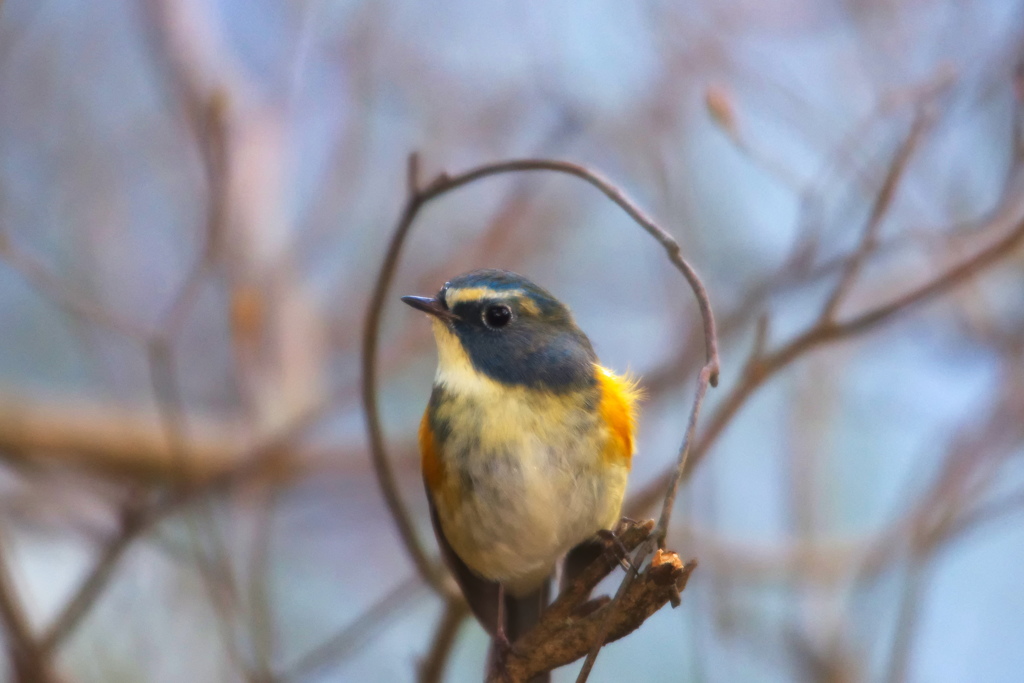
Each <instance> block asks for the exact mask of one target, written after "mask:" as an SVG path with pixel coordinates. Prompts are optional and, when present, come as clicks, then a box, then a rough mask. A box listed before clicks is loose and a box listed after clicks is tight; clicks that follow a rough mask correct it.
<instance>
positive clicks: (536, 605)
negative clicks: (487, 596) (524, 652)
mask: <svg viewBox="0 0 1024 683" xmlns="http://www.w3.org/2000/svg"><path fill="white" fill-rule="evenodd" d="M550 598H551V582H550V581H545V582H544V584H543V585H542V586H541V587H540V588H538V589H537V590H535V591H534V592H532V593H530V594H529V595H525V596H523V597H521V598H517V597H513V596H511V595H508V594H506V595H505V604H504V612H505V635H506V637H508V642H509V643H515V642H516V640H517V639H518V638H519V637H520V636H521V635H523V634H524V633H526V632H527V631H529V630H530V629H531V628H533V627H534V626H535V625H536V624H537V622H538V621H539V620H540V615H541V612H543V611H544V608H545V607H547V605H548V602H549V601H550ZM498 649H499V648H498V646H497V645H496V643H495V641H494V640H491V650H490V653H489V654H488V656H487V667H488V671H490V670H491V668H492V667H493V666H494V663H495V659H496V658H497V657H498V656H499V651H498ZM549 681H551V672H550V671H546V672H544V673H542V674H538V675H536V676H534V677H533V678H531V679H530V683H549Z"/></svg>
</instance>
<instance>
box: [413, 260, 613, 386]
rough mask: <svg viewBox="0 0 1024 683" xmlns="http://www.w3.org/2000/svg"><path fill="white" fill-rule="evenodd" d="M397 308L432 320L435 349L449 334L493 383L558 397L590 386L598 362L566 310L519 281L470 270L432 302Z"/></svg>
mask: <svg viewBox="0 0 1024 683" xmlns="http://www.w3.org/2000/svg"><path fill="white" fill-rule="evenodd" d="M402 301H404V302H405V303H407V304H409V305H410V306H412V307H413V308H417V309H419V310H421V311H424V312H426V313H429V314H430V315H432V316H433V317H434V319H435V321H436V322H435V333H436V336H437V337H438V345H439V347H441V345H442V344H443V343H444V340H445V339H446V338H448V336H449V335H448V334H446V333H450V334H451V335H452V336H453V337H454V338H455V339H457V340H458V342H459V345H460V346H461V349H462V350H464V351H465V355H466V356H467V357H468V358H469V361H470V362H471V363H472V366H473V368H474V369H475V370H476V371H477V372H480V373H482V374H483V375H485V376H487V377H489V378H490V379H493V380H495V381H497V382H500V383H502V384H506V385H512V386H528V387H532V388H537V389H545V390H547V391H552V392H555V393H563V392H567V391H575V390H579V389H583V388H586V387H589V386H592V385H593V384H594V382H595V379H594V363H596V362H597V356H596V355H595V354H594V349H593V347H592V346H591V345H590V340H589V339H587V336H586V335H585V334H583V332H582V331H581V330H580V329H579V328H578V327H577V326H576V323H575V322H574V321H573V319H572V315H571V314H570V313H569V309H568V308H566V306H565V305H564V304H562V303H561V302H560V301H558V299H556V298H555V297H554V296H552V295H551V293H550V292H548V291H547V290H546V289H543V288H542V287H539V286H537V285H536V284H534V283H533V282H531V281H530V280H528V279H526V278H525V277H523V276H522V275H518V274H516V273H512V272H509V271H507V270H491V269H488V270H474V271H472V272H470V273H466V274H464V275H460V276H458V277H456V278H453V279H452V280H450V281H448V282H446V283H445V284H444V286H443V287H442V288H441V290H440V291H439V292H438V293H437V295H436V296H434V297H432V298H430V297H416V296H406V297H402ZM441 355H442V359H441V362H442V363H443V362H445V358H444V355H445V354H444V349H443V348H442V349H441Z"/></svg>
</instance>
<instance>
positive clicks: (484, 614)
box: [427, 487, 498, 636]
mask: <svg viewBox="0 0 1024 683" xmlns="http://www.w3.org/2000/svg"><path fill="white" fill-rule="evenodd" d="M427 502H428V503H429V504H430V523H431V524H432V525H433V526H434V536H436V537H437V545H438V546H440V548H441V559H443V560H444V563H445V566H447V567H448V570H449V571H450V572H451V573H452V576H454V577H455V582H456V583H458V584H459V588H461V589H462V594H463V595H464V596H465V597H466V602H467V603H469V608H470V609H471V610H473V614H474V615H476V618H477V619H478V620H479V621H480V624H481V625H482V626H483V627H484V630H485V631H487V632H488V633H489V634H491V635H492V636H493V635H494V629H495V624H497V622H498V583H497V581H488V580H487V579H484V578H481V577H479V576H477V575H476V574H475V573H473V570H472V569H470V568H469V567H467V566H466V563H465V562H463V561H462V558H461V557H459V556H458V555H457V554H456V553H455V549H454V548H452V546H451V544H450V543H449V542H448V539H447V538H445V535H444V530H443V529H442V528H441V520H440V519H438V517H437V508H436V507H435V506H434V497H433V496H432V495H431V494H430V488H429V487H427Z"/></svg>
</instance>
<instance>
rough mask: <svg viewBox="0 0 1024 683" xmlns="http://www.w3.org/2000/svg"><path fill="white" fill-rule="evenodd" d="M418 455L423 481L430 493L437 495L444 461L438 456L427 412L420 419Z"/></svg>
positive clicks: (441, 479)
mask: <svg viewBox="0 0 1024 683" xmlns="http://www.w3.org/2000/svg"><path fill="white" fill-rule="evenodd" d="M420 457H421V466H422V467H423V481H425V482H426V484H427V488H428V489H430V491H431V493H432V494H434V495H437V493H438V489H439V488H440V486H441V482H442V481H443V480H444V462H443V461H442V460H441V458H440V457H439V456H438V453H437V443H436V442H435V441H434V432H433V431H432V430H431V429H430V421H429V420H428V419H427V414H426V413H424V414H423V419H422V420H421V421H420Z"/></svg>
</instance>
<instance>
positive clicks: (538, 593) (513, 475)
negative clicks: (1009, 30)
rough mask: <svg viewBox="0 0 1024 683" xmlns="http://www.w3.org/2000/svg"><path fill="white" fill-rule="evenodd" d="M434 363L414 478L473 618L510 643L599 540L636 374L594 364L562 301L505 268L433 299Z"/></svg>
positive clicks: (618, 496) (618, 480)
mask: <svg viewBox="0 0 1024 683" xmlns="http://www.w3.org/2000/svg"><path fill="white" fill-rule="evenodd" d="M402 301H404V302H405V303H407V304H409V305H410V306H412V307H413V308H416V309H419V310H421V311H423V312H425V313H427V314H429V315H430V316H431V321H432V325H433V332H434V338H435V340H436V342H437V349H438V364H437V374H436V376H435V378H434V385H433V390H432V392H431V395H430V401H429V403H428V405H427V410H426V413H425V414H424V416H423V420H422V422H421V424H420V431H419V442H420V450H421V454H422V466H423V479H424V482H425V484H426V491H427V498H428V501H429V503H430V512H431V520H432V521H433V525H434V531H435V533H436V535H437V540H438V543H439V545H440V546H441V552H442V556H443V558H444V560H445V562H446V564H447V565H448V567H449V568H450V569H451V571H452V573H453V575H454V576H455V578H456V580H457V581H458V583H459V585H460V587H461V588H462V591H463V593H464V594H465V596H466V599H467V601H468V602H469V605H470V607H471V608H472V610H473V612H474V614H475V615H476V617H477V618H478V619H479V620H480V623H481V624H482V625H483V627H484V628H485V629H486V630H487V631H488V633H490V634H491V635H492V636H494V637H495V638H496V640H497V641H498V642H499V643H503V644H504V645H506V646H507V645H508V643H509V642H510V641H515V639H516V638H517V637H519V636H520V635H521V634H522V633H524V632H525V631H527V630H529V628H530V627H531V626H532V625H533V624H534V623H535V622H536V620H537V619H538V618H539V615H540V612H541V611H542V610H543V608H544V606H545V605H546V604H547V602H548V597H549V586H550V579H551V577H552V574H553V572H554V570H555V567H556V564H557V563H558V562H559V560H561V559H562V558H563V557H565V558H566V561H565V565H564V567H563V582H564V580H565V579H566V578H569V579H571V578H572V576H573V575H574V573H575V572H576V571H578V570H579V569H582V567H584V566H586V564H588V563H589V562H590V561H591V560H592V559H594V558H595V557H596V555H597V554H598V553H600V552H602V551H603V550H604V548H605V541H604V540H602V539H601V538H600V537H599V536H598V534H599V533H600V532H602V531H604V532H607V531H608V530H610V529H612V528H613V527H614V525H615V524H616V522H617V521H618V520H619V513H620V507H621V505H622V498H623V494H624V492H625V489H626V478H627V476H628V474H629V469H630V461H631V459H632V455H633V429H634V423H635V405H636V399H637V391H636V388H635V384H634V383H633V382H632V381H631V380H629V379H626V378H623V377H620V376H617V375H615V374H613V373H612V372H611V371H609V370H607V369H605V368H603V367H601V365H599V364H598V359H597V356H596V354H595V353H594V349H593V347H592V346H591V344H590V340H589V339H587V336H586V335H585V334H584V333H583V332H582V331H581V330H580V329H579V328H578V327H577V326H576V323H575V322H574V321H573V318H572V315H571V314H570V313H569V309H568V308H567V307H566V306H565V305H564V304H562V303H561V302H560V301H558V299H556V298H555V297H554V296H552V295H551V294H550V293H549V292H548V291H546V290H544V289H542V288H541V287H538V286H537V285H535V284H534V283H532V282H530V281H529V280H527V279H526V278H525V277H523V276H521V275H517V274H515V273H511V272H508V271H504V270H476V271H473V272H471V273H466V274H464V275H460V276H459V277H457V278H454V279H453V280H451V281H450V282H447V283H445V285H444V286H443V287H442V288H441V290H440V291H439V292H438V293H437V295H436V296H434V297H418V296H406V297H402Z"/></svg>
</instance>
